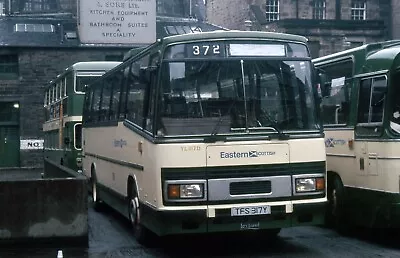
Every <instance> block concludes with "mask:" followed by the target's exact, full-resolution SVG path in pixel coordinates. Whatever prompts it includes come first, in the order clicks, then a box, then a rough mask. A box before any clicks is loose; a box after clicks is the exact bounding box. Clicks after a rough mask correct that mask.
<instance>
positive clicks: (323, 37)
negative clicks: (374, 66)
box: [206, 0, 400, 57]
mask: <svg viewBox="0 0 400 258" xmlns="http://www.w3.org/2000/svg"><path fill="white" fill-rule="evenodd" d="M206 3H207V4H206V10H207V12H206V13H207V16H206V17H207V21H209V22H211V23H213V24H218V25H222V26H225V27H227V28H229V29H239V30H262V31H276V32H285V33H293V34H299V35H303V36H306V37H307V38H308V39H309V43H310V49H311V53H312V56H313V57H317V56H322V55H327V54H330V53H334V52H338V51H341V50H344V49H347V48H351V47H355V46H359V45H362V44H365V43H370V42H376V41H382V40H388V39H393V38H399V37H400V30H397V28H398V25H400V12H398V11H400V1H398V0H379V1H377V0H329V1H328V0H207V2H206Z"/></svg>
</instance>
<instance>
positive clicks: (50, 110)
mask: <svg viewBox="0 0 400 258" xmlns="http://www.w3.org/2000/svg"><path fill="white" fill-rule="evenodd" d="M120 63H121V62H109V61H105V62H103V61H99V62H79V63H75V64H73V65H72V66H70V67H68V68H67V69H65V71H64V72H63V73H62V74H60V75H58V76H57V78H56V79H54V80H52V81H51V82H50V83H49V84H48V85H47V86H46V89H45V94H44V95H45V97H44V110H45V122H44V124H43V132H44V158H45V159H50V160H52V161H54V162H56V163H57V164H60V165H64V166H66V167H69V168H71V169H73V170H75V171H81V170H82V157H81V150H82V140H81V139H82V111H83V100H84V96H85V87H86V85H87V84H89V83H90V82H91V81H93V80H94V79H95V78H98V77H100V76H101V75H103V74H104V73H105V72H106V71H108V70H110V69H112V68H114V67H115V66H117V65H118V64H120Z"/></svg>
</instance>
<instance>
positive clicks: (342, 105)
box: [317, 57, 353, 125]
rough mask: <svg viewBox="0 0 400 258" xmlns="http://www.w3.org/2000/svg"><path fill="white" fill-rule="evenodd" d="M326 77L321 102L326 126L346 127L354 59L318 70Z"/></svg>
mask: <svg viewBox="0 0 400 258" xmlns="http://www.w3.org/2000/svg"><path fill="white" fill-rule="evenodd" d="M317 72H318V73H322V74H324V75H325V77H326V81H325V84H324V85H322V87H321V88H322V89H323V90H324V94H323V95H324V97H323V99H322V100H321V105H320V108H321V115H322V120H323V124H324V125H339V124H341V125H345V124H347V123H348V119H349V112H350V102H349V99H350V94H351V92H350V89H351V83H352V80H353V79H352V77H353V59H352V58H350V57H349V58H347V59H345V60H341V61H339V62H336V63H333V64H329V65H325V66H321V67H319V68H318V69H317Z"/></svg>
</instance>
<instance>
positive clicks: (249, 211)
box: [231, 205, 271, 216]
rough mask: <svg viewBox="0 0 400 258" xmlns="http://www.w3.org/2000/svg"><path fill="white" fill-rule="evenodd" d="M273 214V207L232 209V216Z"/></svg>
mask: <svg viewBox="0 0 400 258" xmlns="http://www.w3.org/2000/svg"><path fill="white" fill-rule="evenodd" d="M264 214H271V206H268V205H264V206H249V207H233V208H231V216H252V215H264Z"/></svg>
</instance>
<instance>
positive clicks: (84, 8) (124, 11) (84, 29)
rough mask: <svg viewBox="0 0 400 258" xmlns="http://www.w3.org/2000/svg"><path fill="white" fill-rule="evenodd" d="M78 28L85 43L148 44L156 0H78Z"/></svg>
mask: <svg viewBox="0 0 400 258" xmlns="http://www.w3.org/2000/svg"><path fill="white" fill-rule="evenodd" d="M78 29H79V37H80V40H81V42H82V43H86V44H91V43H96V44H151V43H153V42H155V41H156V0H79V3H78Z"/></svg>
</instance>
